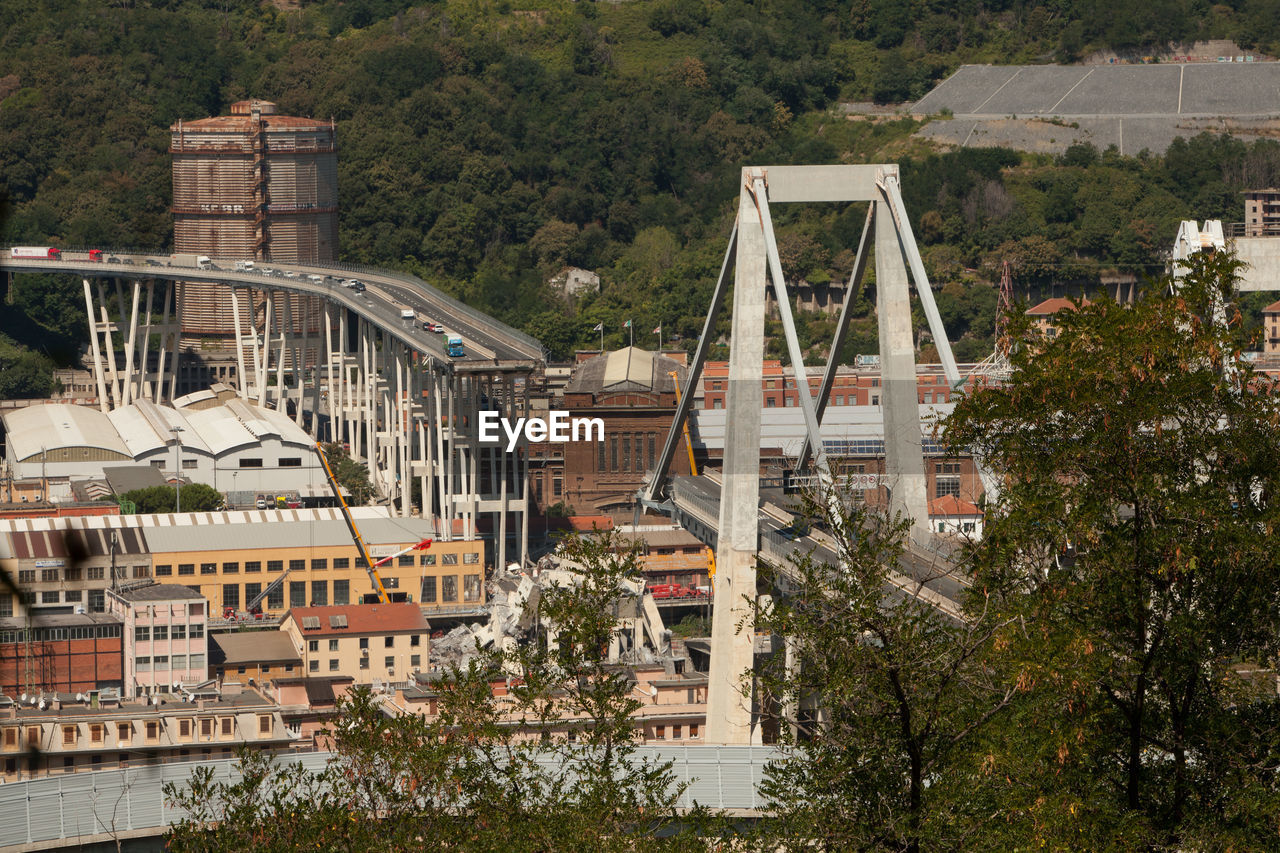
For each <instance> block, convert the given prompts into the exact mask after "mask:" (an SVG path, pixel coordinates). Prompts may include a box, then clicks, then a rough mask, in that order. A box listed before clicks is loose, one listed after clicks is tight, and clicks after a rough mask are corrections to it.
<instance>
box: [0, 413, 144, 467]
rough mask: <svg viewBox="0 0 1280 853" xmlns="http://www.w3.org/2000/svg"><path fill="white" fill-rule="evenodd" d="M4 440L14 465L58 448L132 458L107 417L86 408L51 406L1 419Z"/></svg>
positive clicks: (9, 414) (8, 415) (4, 416)
mask: <svg viewBox="0 0 1280 853" xmlns="http://www.w3.org/2000/svg"><path fill="white" fill-rule="evenodd" d="M2 417H3V420H4V429H5V437H6V440H7V441H8V443H9V447H10V449H11V451H12V453H13V456H14V458H15V459H17V460H18V461H22V460H23V459H27V458H29V457H32V456H37V455H39V454H40V453H41V452H42V450H44V449H50V450H52V449H54V448H58V447H96V448H100V449H102V450H109V451H113V452H115V453H119V454H120V455H121V456H126V457H130V458H132V454H131V453H130V452H129V448H128V447H127V446H126V445H125V443H124V442H123V441H121V439H120V436H119V435H117V433H116V430H115V429H114V427H113V426H112V425H111V420H110V419H109V418H108V417H107V415H105V414H103V413H102V412H100V411H98V410H97V409H90V408H89V407H87V406H72V405H70V404H64V403H51V404H48V405H43V406H27V407H25V408H22V409H15V410H13V411H11V412H6V413H5V414H4V415H3V416H2Z"/></svg>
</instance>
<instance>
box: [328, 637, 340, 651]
mask: <svg viewBox="0 0 1280 853" xmlns="http://www.w3.org/2000/svg"><path fill="white" fill-rule="evenodd" d="M337 650H338V641H337V640H330V641H329V651H331V652H336V651H337Z"/></svg>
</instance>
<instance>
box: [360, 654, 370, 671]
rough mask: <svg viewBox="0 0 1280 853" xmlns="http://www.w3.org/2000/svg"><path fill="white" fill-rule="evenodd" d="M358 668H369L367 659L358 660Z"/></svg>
mask: <svg viewBox="0 0 1280 853" xmlns="http://www.w3.org/2000/svg"><path fill="white" fill-rule="evenodd" d="M360 668H361V669H368V668H369V659H368V658H367V657H364V658H360Z"/></svg>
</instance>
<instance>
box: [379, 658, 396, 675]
mask: <svg viewBox="0 0 1280 853" xmlns="http://www.w3.org/2000/svg"><path fill="white" fill-rule="evenodd" d="M382 663H383V667H382V668H383V669H385V670H386V671H387V672H391V671H393V670H394V669H395V668H396V659H395V656H394V655H387V656H386V657H385V658H383V659H382Z"/></svg>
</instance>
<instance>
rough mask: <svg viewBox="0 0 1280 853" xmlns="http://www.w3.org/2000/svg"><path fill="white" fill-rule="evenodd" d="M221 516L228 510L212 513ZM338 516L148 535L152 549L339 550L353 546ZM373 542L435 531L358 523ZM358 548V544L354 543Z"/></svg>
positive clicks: (407, 524)
mask: <svg viewBox="0 0 1280 853" xmlns="http://www.w3.org/2000/svg"><path fill="white" fill-rule="evenodd" d="M208 515H209V516H211V517H212V516H222V515H227V513H208ZM340 518H341V516H339V519H327V520H315V519H312V520H306V521H280V520H267V522H268V523H256V524H240V525H237V526H236V529H235V532H234V533H231V532H229V531H228V530H227V528H226V526H225V525H223V524H216V523H209V524H200V525H194V526H193V525H182V526H175V527H148V528H146V530H145V532H144V535H145V536H146V539H147V545H148V546H149V547H150V550H151V552H152V553H164V552H179V551H233V550H238V549H242V548H305V547H312V548H335V547H342V546H344V545H351V544H352V542H351V533H350V531H348V530H347V525H346V523H345V522H343V521H341V520H340ZM357 523H358V524H359V526H360V535H361V536H363V537H364V540H365V542H367V543H368V544H369V545H371V546H372V545H400V544H404V545H408V544H411V543H414V542H418V541H419V540H421V539H424V538H426V537H428V536H432V535H434V533H435V530H434V527H433V526H432V524H431V522H430V521H423V520H422V519H419V518H394V519H391V518H370V519H364V520H360V521H358V522H357ZM353 547H354V546H353Z"/></svg>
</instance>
